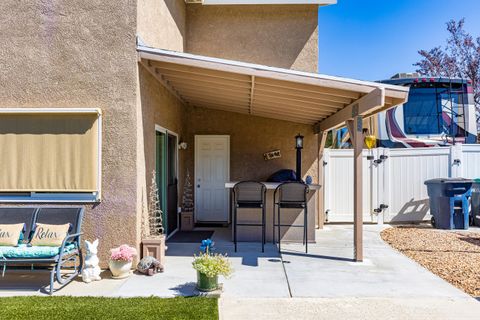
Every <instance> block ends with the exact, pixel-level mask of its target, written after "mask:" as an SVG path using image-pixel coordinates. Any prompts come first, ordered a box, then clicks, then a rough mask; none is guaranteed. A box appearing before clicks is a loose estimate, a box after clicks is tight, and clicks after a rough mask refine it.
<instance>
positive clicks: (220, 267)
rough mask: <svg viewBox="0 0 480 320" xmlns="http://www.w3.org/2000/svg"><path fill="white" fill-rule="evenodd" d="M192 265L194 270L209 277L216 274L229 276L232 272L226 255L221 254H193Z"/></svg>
mask: <svg viewBox="0 0 480 320" xmlns="http://www.w3.org/2000/svg"><path fill="white" fill-rule="evenodd" d="M192 265H193V268H194V269H195V270H197V271H198V272H200V273H203V274H205V275H206V276H207V277H210V278H212V277H215V276H218V275H222V276H224V277H229V276H230V275H231V274H232V272H233V268H232V265H231V264H230V261H229V260H228V258H227V256H226V255H221V254H207V253H200V255H198V256H194V260H193V262H192Z"/></svg>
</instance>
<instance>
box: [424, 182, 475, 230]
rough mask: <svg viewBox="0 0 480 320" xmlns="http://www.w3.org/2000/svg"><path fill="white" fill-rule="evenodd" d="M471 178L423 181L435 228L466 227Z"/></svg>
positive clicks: (467, 223)
mask: <svg viewBox="0 0 480 320" xmlns="http://www.w3.org/2000/svg"><path fill="white" fill-rule="evenodd" d="M472 183H473V180H470V179H462V178H446V179H442V178H440V179H430V180H426V181H425V185H426V186H427V191H428V196H429V199H430V214H431V215H432V226H433V227H435V228H437V229H464V230H467V229H468V225H469V210H468V209H469V198H470V196H471V187H472Z"/></svg>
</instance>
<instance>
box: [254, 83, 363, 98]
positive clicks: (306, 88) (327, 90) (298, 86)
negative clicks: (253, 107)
mask: <svg viewBox="0 0 480 320" xmlns="http://www.w3.org/2000/svg"><path fill="white" fill-rule="evenodd" d="M257 84H262V85H266V86H273V87H277V88H286V89H295V90H298V91H300V92H313V93H322V94H326V95H332V96H336V97H343V98H349V99H354V100H356V99H358V98H359V97H360V93H358V92H357V91H349V90H344V89H337V88H332V87H319V86H316V85H310V84H305V83H299V82H290V81H284V80H277V79H268V78H258V79H257Z"/></svg>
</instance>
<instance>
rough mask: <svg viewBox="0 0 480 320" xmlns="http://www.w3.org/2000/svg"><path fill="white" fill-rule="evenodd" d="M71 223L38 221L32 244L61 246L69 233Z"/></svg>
mask: <svg viewBox="0 0 480 320" xmlns="http://www.w3.org/2000/svg"><path fill="white" fill-rule="evenodd" d="M69 228H70V224H69V223H67V224H43V223H37V224H36V227H35V232H34V234H33V237H32V240H30V244H31V245H32V246H48V247H59V246H61V245H62V242H63V240H64V239H65V237H66V236H67V234H68V229H69Z"/></svg>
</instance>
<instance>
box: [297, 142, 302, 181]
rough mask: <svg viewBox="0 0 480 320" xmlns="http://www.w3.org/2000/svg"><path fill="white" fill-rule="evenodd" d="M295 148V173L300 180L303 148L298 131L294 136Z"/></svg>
mask: <svg viewBox="0 0 480 320" xmlns="http://www.w3.org/2000/svg"><path fill="white" fill-rule="evenodd" d="M295 149H297V170H296V172H295V175H296V176H297V180H298V181H302V149H303V136H302V135H301V134H300V133H299V134H297V136H296V137H295Z"/></svg>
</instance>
